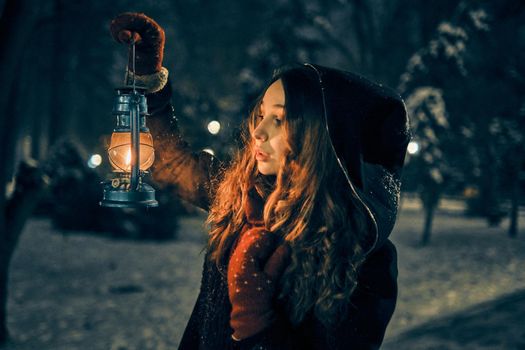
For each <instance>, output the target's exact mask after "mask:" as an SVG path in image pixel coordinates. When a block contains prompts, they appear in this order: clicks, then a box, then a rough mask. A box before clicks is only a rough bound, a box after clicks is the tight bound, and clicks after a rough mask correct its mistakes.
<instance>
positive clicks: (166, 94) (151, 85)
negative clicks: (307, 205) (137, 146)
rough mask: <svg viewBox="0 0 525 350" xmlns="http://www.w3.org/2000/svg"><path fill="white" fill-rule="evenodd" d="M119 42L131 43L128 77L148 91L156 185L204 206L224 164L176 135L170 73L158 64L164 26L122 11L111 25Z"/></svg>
mask: <svg viewBox="0 0 525 350" xmlns="http://www.w3.org/2000/svg"><path fill="white" fill-rule="evenodd" d="M110 31H111V35H112V36H113V38H114V39H115V40H116V41H117V42H120V43H126V44H129V43H131V42H135V48H136V55H135V62H133V57H132V55H131V53H130V57H129V64H128V67H129V70H130V74H129V76H127V77H126V79H127V80H128V82H129V79H131V78H133V76H134V78H135V79H136V81H137V83H138V84H140V85H142V86H145V87H146V88H147V89H148V91H147V101H148V110H149V113H150V114H151V117H150V118H148V121H147V125H148V127H149V129H150V131H151V133H152V135H153V137H154V147H155V163H154V164H153V167H152V175H153V179H154V181H155V182H156V184H157V185H158V186H160V187H167V186H169V187H170V189H172V190H173V191H174V192H175V194H177V195H178V196H180V197H181V198H182V199H184V200H187V201H188V202H190V203H192V204H194V205H196V206H198V207H200V208H202V209H204V210H208V209H209V206H210V204H211V203H212V201H213V198H214V196H215V193H216V188H217V184H218V183H219V181H220V176H221V174H222V168H223V167H222V164H221V163H220V162H219V161H218V160H217V159H216V158H214V157H213V156H212V155H211V154H209V153H207V152H193V151H192V150H191V148H190V146H189V145H188V143H187V142H185V141H184V140H183V139H182V137H181V136H180V133H179V129H178V125H177V119H176V117H175V115H174V112H173V107H172V104H171V97H172V89H171V84H170V82H169V79H168V71H167V69H166V68H164V67H162V59H163V55H164V42H165V35H164V30H163V29H162V27H160V26H159V25H158V24H157V23H156V22H155V21H154V20H153V19H151V18H149V17H147V16H146V15H144V14H142V13H123V14H121V15H118V16H117V17H116V18H115V19H113V21H112V22H111V25H110Z"/></svg>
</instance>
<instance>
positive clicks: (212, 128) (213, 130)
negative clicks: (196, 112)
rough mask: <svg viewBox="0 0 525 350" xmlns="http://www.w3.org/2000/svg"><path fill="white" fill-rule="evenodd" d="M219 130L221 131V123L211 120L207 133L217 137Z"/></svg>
mask: <svg viewBox="0 0 525 350" xmlns="http://www.w3.org/2000/svg"><path fill="white" fill-rule="evenodd" d="M219 130H221V123H219V122H218V121H216V120H212V121H211V122H209V123H208V131H209V132H210V134H212V135H217V134H218V133H219Z"/></svg>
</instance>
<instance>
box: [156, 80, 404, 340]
mask: <svg viewBox="0 0 525 350" xmlns="http://www.w3.org/2000/svg"><path fill="white" fill-rule="evenodd" d="M170 99H171V87H170V84H169V82H168V84H167V85H166V87H165V88H164V89H162V90H161V91H159V92H157V93H155V94H151V95H148V108H149V111H150V114H151V115H152V117H151V118H149V119H148V126H149V127H150V129H151V131H152V134H153V136H154V142H155V152H156V161H155V164H154V167H153V169H152V173H153V177H154V180H155V181H156V182H157V184H158V185H162V184H164V185H166V184H167V185H170V186H172V188H173V190H174V192H175V193H176V194H177V195H179V196H180V197H182V198H183V199H185V200H187V201H189V202H191V203H193V204H195V205H197V206H198V207H201V208H203V209H205V210H207V209H208V208H209V205H210V203H211V202H212V200H213V196H214V193H215V189H216V188H217V185H218V183H219V181H220V178H221V172H222V165H221V163H220V162H218V161H217V159H215V158H214V157H213V156H211V155H209V154H208V153H206V152H200V153H194V152H192V151H191V150H190V148H189V146H188V144H187V143H185V142H184V141H183V140H182V139H181V138H180V135H179V133H178V129H177V123H176V119H175V116H174V114H173V108H172V106H171V102H170ZM403 142H404V141H403ZM406 142H408V141H406ZM405 147H406V144H405ZM360 173H361V174H362V177H361V179H359V181H361V182H362V183H364V186H360V187H359V189H358V191H359V194H360V195H361V197H363V198H364V200H365V201H366V203H367V204H368V206H369V208H370V209H371V210H372V212H373V213H374V214H376V215H375V218H376V221H377V227H378V232H377V237H376V238H375V240H374V242H373V246H372V248H371V249H370V253H369V255H368V256H367V258H366V260H365V262H364V263H363V265H362V266H361V269H360V271H359V276H358V285H357V288H356V290H355V292H354V293H353V295H352V297H351V305H350V307H349V309H348V315H347V317H346V319H345V320H344V322H342V323H341V324H340V325H339V326H338V327H337V328H335V329H327V328H325V326H324V325H323V324H322V323H321V322H320V321H319V320H318V319H316V317H315V316H314V315H313V314H310V315H309V316H307V317H306V318H305V319H304V320H303V322H301V323H300V324H299V325H298V326H296V327H292V326H291V325H290V324H289V323H288V322H287V321H286V319H287V318H286V315H285V314H284V312H282V310H283V309H284V308H283V307H282V305H276V309H277V312H278V314H280V315H281V316H282V317H278V321H277V322H276V323H275V324H273V325H272V326H270V327H269V328H268V329H266V330H264V331H262V332H261V333H259V334H256V335H254V336H252V337H250V338H248V339H245V340H243V341H241V342H235V341H233V340H232V339H231V334H232V333H233V330H232V329H231V327H230V325H229V319H230V312H231V304H230V301H229V298H228V288H227V279H226V271H227V266H226V265H222V266H220V267H217V266H216V265H215V263H212V262H210V261H209V259H208V254H206V257H205V259H204V266H203V273H202V281H201V289H200V292H199V295H198V298H197V301H196V303H195V306H194V309H193V312H192V314H191V317H190V320H189V322H188V325H187V327H186V330H185V332H184V335H183V337H182V339H181V342H180V345H179V349H180V350H194V349H195V350H197V349H201V350H205V349H206V350H219V349H236V348H237V349H261V350H262V349H268V350H276V349H312V350H314V349H318V350H321V349H322V350H326V349H378V348H379V347H380V345H381V343H382V341H383V337H384V333H385V330H386V326H387V324H388V322H389V321H390V319H391V317H392V314H393V312H394V308H395V304H396V298H397V255H396V249H395V247H394V245H393V244H392V243H391V242H390V240H388V239H387V236H388V234H389V233H390V231H391V229H392V227H393V223H394V221H395V214H396V210H397V199H396V198H397V196H398V195H399V193H398V191H399V186H398V184H394V185H392V184H391V183H392V179H393V178H392V175H391V172H388V171H385V170H384V169H383V167H377V166H375V165H374V164H362V165H361V169H360ZM370 180H372V181H370ZM394 180H395V179H394ZM367 181H368V184H367ZM389 183H390V185H389ZM374 184H377V185H378V186H377V187H374ZM395 191H397V192H396V193H394V192H395ZM392 194H394V195H395V197H396V198H394V199H392V198H393V196H392ZM384 197H388V198H387V199H384ZM284 303H286V301H284Z"/></svg>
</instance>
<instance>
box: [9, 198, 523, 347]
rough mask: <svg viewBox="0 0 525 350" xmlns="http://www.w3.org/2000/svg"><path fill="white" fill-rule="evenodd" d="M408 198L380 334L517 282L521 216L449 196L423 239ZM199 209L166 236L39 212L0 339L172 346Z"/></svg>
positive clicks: (182, 319)
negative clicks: (88, 228)
mask: <svg viewBox="0 0 525 350" xmlns="http://www.w3.org/2000/svg"><path fill="white" fill-rule="evenodd" d="M408 204H410V205H406V208H408V209H406V210H404V211H403V212H402V213H401V215H400V218H399V220H398V223H397V225H396V228H395V230H394V232H393V234H392V240H393V241H394V243H395V244H396V246H397V248H398V258H399V299H398V305H397V308H396V312H395V314H394V317H393V319H392V322H391V324H390V326H389V329H388V332H387V339H386V340H387V341H388V340H391V339H395V338H396V337H399V335H400V334H402V333H403V332H405V331H406V330H408V329H413V328H414V327H417V326H418V325H420V324H422V323H424V322H426V321H429V320H430V321H431V320H433V319H436V318H438V317H443V315H447V314H454V313H457V312H461V310H464V309H468V308H469V307H475V305H477V304H479V303H481V302H486V301H490V300H493V299H497V298H498V297H500V296H502V295H505V294H508V293H511V292H513V291H517V290H520V289H525V230H524V226H525V216H523V215H522V216H520V227H521V229H520V232H519V235H518V238H517V239H514V240H512V239H509V238H508V237H507V235H506V226H507V225H508V223H507V221H506V220H504V221H503V223H502V226H501V227H499V228H488V227H487V225H486V224H485V222H484V221H482V220H477V219H476V220H474V219H465V218H463V217H461V216H460V215H458V214H457V210H455V209H454V208H456V207H455V206H454V205H453V206H452V207H451V208H452V209H451V208H448V209H447V208H444V209H447V210H444V211H442V212H440V213H438V215H437V217H436V220H435V223H434V234H433V237H432V242H431V245H430V246H428V247H425V248H421V247H418V242H419V236H420V230H421V228H422V225H423V224H422V215H421V212H420V211H419V210H418V208H417V205H414V203H408ZM445 211H446V212H445ZM203 219H204V218H203V217H194V218H188V219H184V220H183V221H182V222H181V229H180V234H179V239H178V240H177V241H174V242H167V243H143V242H141V243H139V242H131V241H115V240H110V239H105V238H101V237H96V236H93V235H90V234H79V233H71V234H62V233H58V232H56V231H55V230H53V229H52V227H51V226H50V223H49V221H47V220H43V219H33V220H31V221H29V223H28V225H27V227H26V229H25V232H24V234H23V236H22V238H21V241H20V245H19V247H18V249H17V251H16V253H15V256H14V258H13V262H12V266H11V276H10V297H9V303H8V310H9V319H8V326H9V329H10V331H11V335H12V341H11V343H10V344H8V346H7V347H5V348H4V349H6V350H15V349H16V350H19V349H20V350H22V349H23V350H26V349H42V350H44V349H57V350H61V349H64V350H65V349H67V350H74V349H90V350H91V349H93V350H98V349H114V350H117V349H120V350H124V349H126V350H129V349H174V348H176V347H177V345H178V342H179V340H180V337H181V335H182V332H183V331H184V327H185V324H186V322H187V319H188V317H189V314H190V312H191V309H192V307H193V303H194V301H195V299H196V297H197V292H198V288H199V282H200V273H201V267H202V260H203V254H202V253H201V251H202V249H203V247H204V242H205V241H204V238H205V233H204V230H203V228H202V223H203ZM439 348H440V349H441V348H443V349H446V347H439ZM436 349H437V348H436Z"/></svg>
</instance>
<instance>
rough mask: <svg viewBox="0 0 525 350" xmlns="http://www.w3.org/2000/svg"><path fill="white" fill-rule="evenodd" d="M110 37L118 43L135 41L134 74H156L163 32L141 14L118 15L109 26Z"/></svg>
mask: <svg viewBox="0 0 525 350" xmlns="http://www.w3.org/2000/svg"><path fill="white" fill-rule="evenodd" d="M109 29H110V31H111V35H112V36H113V39H115V40H116V41H117V42H119V43H125V44H129V43H130V42H131V39H132V38H133V39H134V40H135V43H136V44H135V51H136V52H135V55H136V63H135V72H134V73H136V74H137V75H149V74H154V73H157V72H159V71H160V70H161V68H162V58H163V56H164V42H165V35H164V30H163V29H162V27H161V26H160V25H158V24H157V22H155V21H154V20H153V19H151V18H149V17H148V16H146V15H145V14H143V13H131V12H126V13H123V14H120V15H118V16H117V17H116V18H115V19H113V21H111V25H110V28H109ZM129 69H130V70H132V69H133V57H132V55H131V53H130V56H129Z"/></svg>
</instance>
